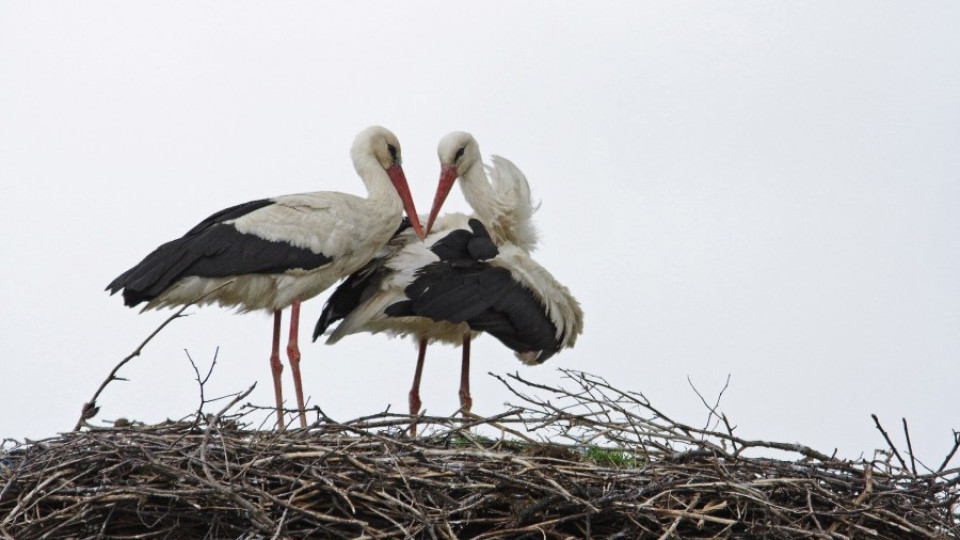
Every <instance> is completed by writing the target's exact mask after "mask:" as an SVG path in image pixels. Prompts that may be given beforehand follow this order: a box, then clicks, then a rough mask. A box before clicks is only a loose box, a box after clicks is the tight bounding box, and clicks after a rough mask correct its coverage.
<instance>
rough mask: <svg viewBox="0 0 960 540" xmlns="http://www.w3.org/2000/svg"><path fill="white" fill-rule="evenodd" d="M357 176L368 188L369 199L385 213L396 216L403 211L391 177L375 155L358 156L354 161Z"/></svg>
mask: <svg viewBox="0 0 960 540" xmlns="http://www.w3.org/2000/svg"><path fill="white" fill-rule="evenodd" d="M354 167H355V168H356V169H357V174H358V175H359V176H360V179H362V180H363V184H364V185H365V186H367V194H368V199H369V200H370V201H371V202H374V203H376V204H377V205H378V206H379V207H381V208H383V210H384V212H385V213H388V214H396V213H400V212H402V211H403V202H402V201H401V200H400V196H399V195H398V194H397V190H396V188H395V187H394V186H393V182H391V181H390V176H389V175H387V171H385V170H384V169H383V167H382V166H381V165H380V162H379V161H378V160H377V158H376V157H375V156H374V155H373V154H368V155H362V156H357V157H356V159H355V161H354Z"/></svg>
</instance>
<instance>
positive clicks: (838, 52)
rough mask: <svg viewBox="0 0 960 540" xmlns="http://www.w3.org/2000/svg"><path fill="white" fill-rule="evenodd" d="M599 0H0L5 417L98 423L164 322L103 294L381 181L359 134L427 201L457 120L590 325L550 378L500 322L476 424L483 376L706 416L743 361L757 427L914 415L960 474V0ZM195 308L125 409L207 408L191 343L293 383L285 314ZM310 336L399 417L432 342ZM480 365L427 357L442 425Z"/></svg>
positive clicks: (834, 439) (330, 385) (836, 436)
mask: <svg viewBox="0 0 960 540" xmlns="http://www.w3.org/2000/svg"><path fill="white" fill-rule="evenodd" d="M268 6H269V7H268ZM581 6H582V3H560V2H537V3H522V4H521V3H517V2H483V3H474V4H470V5H464V4H450V3H447V2H404V3H395V2H389V3H388V2H365V3H357V2H350V3H346V2H344V3H340V4H338V5H335V6H334V5H331V3H329V2H287V3H284V4H283V5H282V7H281V8H277V7H276V5H275V4H267V3H262V4H259V3H252V2H229V3H226V2H224V3H203V4H200V3H196V2H120V1H118V2H100V3H93V2H85V3H74V2H44V3H40V2H0V177H2V178H3V186H4V187H3V194H4V196H3V198H2V203H0V204H2V211H0V271H2V279H0V314H2V318H0V325H2V326H0V332H2V336H3V345H4V354H3V357H4V360H3V363H2V365H0V369H2V373H3V376H2V381H3V382H2V388H0V411H3V412H2V413H0V436H3V437H15V438H24V437H31V438H40V437H46V436H51V435H53V434H55V433H56V432H59V431H67V430H69V429H70V428H72V426H73V424H74V422H75V420H76V417H77V415H78V413H79V410H80V406H81V405H82V403H83V402H84V401H85V400H87V399H89V397H90V396H91V395H92V393H93V391H94V390H95V389H96V387H97V386H98V385H99V383H100V381H101V380H102V379H103V378H104V377H105V376H106V374H107V373H108V372H109V370H110V369H111V368H112V367H113V365H114V364H116V362H118V361H119V360H120V359H121V358H123V357H124V356H126V355H127V354H128V353H129V352H131V351H132V350H133V349H134V348H135V347H136V345H137V344H139V343H140V342H141V341H142V340H143V339H144V338H145V337H146V336H147V335H148V334H149V333H150V332H151V331H152V330H153V329H154V328H155V327H156V326H157V325H158V324H159V323H160V322H161V321H162V320H163V319H165V318H166V317H167V316H168V315H169V312H159V313H158V312H150V313H146V314H142V315H140V314H138V313H137V311H135V310H131V309H128V308H125V307H123V305H122V301H121V299H120V298H119V297H110V296H108V295H107V294H106V293H105V292H104V291H103V288H104V287H105V286H106V284H107V283H108V282H109V281H110V280H112V279H113V278H114V277H115V276H116V275H118V274H119V273H120V272H122V271H124V270H126V269H127V268H128V267H130V266H131V265H133V264H135V263H136V262H138V261H139V260H140V259H141V258H142V257H143V256H144V255H146V254H147V253H148V252H149V251H151V250H152V249H153V248H154V247H155V246H157V245H158V244H160V243H162V242H164V241H166V240H170V239H172V238H175V237H177V236H180V235H181V234H183V233H184V232H185V231H186V230H187V229H189V228H190V227H192V226H193V225H194V224H195V223H197V222H198V221H200V220H201V219H203V218H205V217H206V216H208V215H209V214H211V213H213V212H214V211H216V210H219V209H221V208H224V207H227V206H230V205H233V204H236V203H239V202H243V201H247V200H252V199H257V198H262V197H267V196H273V195H282V194H286V193H297V192H303V191H314V190H336V191H348V192H352V193H360V192H362V186H361V184H360V182H359V180H358V179H357V178H356V176H355V174H354V172H353V170H352V167H351V164H350V159H349V156H348V148H349V145H350V143H351V141H352V139H353V136H354V135H355V133H356V132H357V131H359V130H360V129H362V128H363V127H366V126H367V125H369V124H374V123H377V124H382V125H384V126H387V127H388V128H390V129H391V130H393V131H394V132H395V133H397V135H398V136H399V137H400V140H401V142H402V144H403V152H404V158H405V161H404V167H405V169H406V172H407V176H408V178H409V179H410V182H411V187H412V189H413V192H414V196H415V198H416V200H417V203H418V205H419V208H420V211H421V212H426V211H427V210H429V206H430V203H431V202H432V196H433V190H434V188H435V186H436V180H437V177H438V174H439V165H438V163H437V158H436V143H437V141H438V140H439V139H440V137H441V136H443V135H444V134H445V133H447V132H448V131H451V130H467V131H471V132H472V133H473V134H474V135H475V136H476V137H477V139H478V140H479V141H480V145H481V150H482V151H483V152H484V153H485V154H489V153H495V154H500V155H503V156H505V157H507V158H509V159H511V160H513V161H514V162H515V163H517V164H518V165H519V166H520V168H521V169H523V170H524V171H525V172H526V174H527V176H528V178H529V179H530V182H531V184H532V186H533V189H534V193H535V196H536V197H537V198H538V199H540V200H542V203H543V205H542V207H541V210H540V212H539V213H538V214H537V216H536V217H537V222H538V224H539V226H540V229H541V232H542V242H541V247H540V250H539V251H538V252H537V258H538V260H539V261H540V262H541V263H543V264H544V265H545V266H546V267H547V268H549V269H550V270H551V271H552V272H553V273H554V275H555V276H557V277H558V278H559V279H560V280H561V281H563V282H564V283H566V284H567V285H568V286H569V287H570V289H571V290H572V291H573V292H574V294H575V295H577V297H578V298H579V299H580V301H581V302H582V304H583V307H584V310H585V312H586V329H585V333H584V335H583V336H582V338H581V340H580V341H579V342H578V344H577V347H576V348H575V349H573V350H569V351H565V352H563V353H561V354H560V355H558V356H557V357H555V358H554V359H552V360H551V361H550V362H549V363H548V364H546V365H544V366H541V367H538V368H527V367H526V366H522V365H520V364H519V363H517V362H516V360H515V359H514V358H513V355H512V354H510V352H509V351H508V350H506V349H505V348H504V347H503V346H501V345H500V344H499V343H498V342H496V341H495V340H493V339H492V338H489V337H487V338H482V339H481V340H479V341H478V342H477V343H476V345H475V348H474V359H475V362H474V365H475V368H474V377H473V384H474V403H475V411H476V412H478V413H481V414H482V413H495V412H499V411H500V410H501V407H502V403H503V402H504V401H505V400H507V399H508V395H507V393H506V392H505V391H504V390H503V389H502V388H501V387H500V385H499V383H497V382H496V381H493V380H492V379H491V378H490V377H488V376H486V372H487V371H494V372H498V373H503V372H508V371H520V372H521V373H522V374H523V375H525V376H527V377H531V378H534V379H537V380H541V381H548V382H549V381H555V380H557V379H558V373H557V372H556V369H555V368H558V367H566V368H573V369H581V370H585V371H589V372H592V373H596V374H599V375H602V376H605V377H607V378H608V379H610V380H611V381H613V382H615V383H616V384H617V385H618V386H620V387H622V388H625V389H634V390H639V391H643V392H644V393H645V394H646V395H647V396H648V397H650V399H651V400H652V401H653V402H654V404H655V405H657V406H658V407H659V408H660V409H661V410H663V411H665V412H667V413H668V414H671V415H672V416H673V417H675V418H677V419H680V420H683V421H686V422H689V423H691V424H694V425H702V424H703V421H704V420H705V418H706V411H705V409H704V408H703V406H702V405H701V404H700V402H699V399H698V398H697V397H696V396H695V395H694V393H693V392H692V391H691V390H690V388H689V386H688V383H687V377H688V376H689V377H690V378H691V379H692V380H693V381H694V382H695V383H696V385H697V387H698V388H699V389H700V390H701V391H702V392H703V393H704V394H705V395H706V396H707V397H709V398H714V397H715V396H716V393H717V392H718V391H719V390H720V389H721V388H722V386H723V383H724V381H725V379H726V377H727V375H728V374H729V375H731V386H730V388H729V389H728V390H727V392H726V394H725V395H724V397H723V400H722V408H723V410H724V411H725V412H726V413H727V414H728V415H729V417H730V418H731V419H732V421H733V422H734V423H735V424H737V425H738V426H739V428H738V434H739V435H741V436H743V437H747V438H762V439H772V440H780V441H786V442H794V441H799V442H803V443H805V444H808V445H811V446H813V447H815V448H818V449H820V450H823V451H827V452H830V451H832V450H833V449H834V448H838V449H839V451H840V453H841V454H842V455H846V456H850V457H855V456H857V455H859V454H860V453H861V452H863V453H866V454H867V455H871V454H870V452H871V450H872V449H873V448H879V447H885V444H884V442H883V440H882V439H881V438H880V436H879V434H878V433H877V432H876V430H875V429H874V427H873V423H872V421H871V419H870V416H869V415H870V413H877V414H878V415H879V416H880V418H881V420H883V421H884V423H885V424H886V427H887V428H888V430H889V431H891V432H895V433H894V434H895V436H897V440H898V441H899V440H902V439H901V438H900V437H899V433H900V430H899V425H900V418H901V417H906V418H907V419H908V421H909V422H910V427H911V432H912V435H913V442H914V445H915V447H916V448H917V451H918V454H919V456H920V457H921V458H923V459H925V460H926V461H927V462H929V464H930V465H931V466H937V465H939V462H940V460H942V458H943V456H944V455H945V453H946V451H947V450H948V448H949V446H950V443H951V442H952V439H951V429H955V428H960V423H958V420H957V419H958V417H960V399H958V398H957V390H956V389H957V387H958V383H960V365H958V360H960V279H958V278H960V212H958V210H960V208H958V203H960V32H958V31H957V28H960V4H957V3H955V2H939V3H938V2H928V3H923V4H922V6H921V5H917V4H915V3H909V2H899V3H896V2H876V1H869V2H843V3H839V2H826V3H812V4H809V3H803V4H801V3H790V4H787V3H782V2H777V3H772V2H711V3H680V2H662V3H643V2H634V1H631V2H619V3H616V2H606V3H602V4H596V3H594V4H592V5H591V7H590V8H589V9H585V8H583V7H581ZM446 208H447V210H451V211H452V210H463V209H465V208H466V206H465V204H464V203H463V200H462V196H461V195H460V194H459V191H456V192H454V194H452V195H451V197H450V198H449V199H448V203H447V207H446ZM325 297H326V295H322V296H320V297H318V298H316V299H314V300H313V301H311V302H309V303H307V304H305V306H304V310H303V317H304V321H303V324H302V331H303V333H304V334H307V333H309V332H310V331H311V330H312V326H313V323H314V321H315V320H316V316H317V315H318V314H319V312H320V309H321V306H322V304H323V300H324V299H325ZM192 311H193V313H194V315H193V316H191V317H189V318H187V319H183V320H180V321H177V322H175V323H174V324H173V326H172V327H170V328H168V329H167V330H165V331H164V332H163V333H162V334H161V335H160V336H159V337H158V338H157V339H156V340H155V341H154V342H153V343H152V344H151V345H150V346H149V347H148V348H147V349H146V351H145V354H144V355H143V356H142V357H141V358H138V359H136V360H134V361H133V362H132V363H131V364H129V365H128V366H127V368H125V370H124V371H123V372H121V375H122V376H124V377H126V378H128V379H129V382H126V383H114V384H112V385H111V386H110V387H109V388H108V390H107V391H106V393H105V394H104V395H103V396H102V397H101V400H100V405H101V407H102V411H101V414H100V416H99V417H98V419H100V420H103V419H114V418H117V417H120V416H124V417H128V418H135V419H139V420H144V421H148V422H155V421H160V420H163V419H165V418H167V417H171V418H180V417H182V416H184V415H187V414H189V413H190V412H192V411H193V410H194V409H195V407H196V403H197V400H198V392H197V387H196V384H195V383H194V381H193V379H192V377H193V372H192V369H191V368H190V365H189V363H188V361H187V359H186V355H185V353H184V350H187V351H189V353H190V355H191V356H192V357H193V358H194V359H195V360H197V361H198V363H200V364H201V366H205V365H207V364H208V363H209V361H210V359H211V358H212V356H213V354H214V350H215V349H216V348H217V347H219V348H220V362H219V364H218V366H217V369H216V371H215V373H214V377H213V379H214V380H213V382H212V383H211V384H210V387H209V388H208V389H207V393H208V395H213V394H225V393H229V392H234V391H238V390H241V389H244V388H246V387H247V386H249V385H250V384H251V383H252V382H254V381H258V382H259V385H258V388H257V390H256V392H255V394H253V396H252V400H253V401H255V402H257V403H261V404H264V405H270V404H271V403H272V395H271V391H270V372H269V368H268V364H267V356H268V353H269V351H268V349H269V341H270V331H271V324H270V318H269V317H268V316H267V315H265V314H259V313H256V314H249V315H243V316H237V315H234V314H232V313H231V312H228V311H226V310H222V309H219V308H215V307H210V308H204V309H199V310H198V309H194V310H192ZM303 350H304V361H303V369H304V381H305V386H306V391H307V393H309V394H310V395H311V396H312V402H314V403H318V404H320V405H321V406H322V407H323V409H324V410H325V411H326V412H327V413H328V414H330V415H331V416H333V417H335V418H339V419H348V418H351V417H355V416H359V415H363V414H368V413H373V412H377V411H379V410H382V409H383V408H384V407H386V406H387V405H392V407H393V410H395V411H405V410H406V392H407V390H408V384H409V382H410V380H411V378H412V370H413V365H414V356H415V350H414V347H413V346H412V344H411V343H410V342H409V341H398V340H390V339H387V338H385V337H383V336H373V337H371V336H353V337H351V338H348V339H346V340H344V341H343V342H341V343H340V344H338V345H337V346H335V347H327V346H324V345H320V344H310V343H306V344H304V347H303ZM458 359H459V350H455V349H452V348H444V347H435V348H432V349H431V350H430V351H429V354H428V358H427V368H426V372H425V375H424V382H423V387H422V389H423V401H424V406H425V408H426V409H427V411H428V412H429V413H433V414H449V413H452V412H453V411H454V410H455V409H456V407H457V396H456V389H457V388H456V387H457V371H458V367H459V363H458ZM285 376H286V377H287V379H286V388H287V391H288V397H291V396H292V388H291V387H292V385H291V384H290V381H289V370H287V371H286V372H285ZM903 446H904V445H902V444H901V447H903Z"/></svg>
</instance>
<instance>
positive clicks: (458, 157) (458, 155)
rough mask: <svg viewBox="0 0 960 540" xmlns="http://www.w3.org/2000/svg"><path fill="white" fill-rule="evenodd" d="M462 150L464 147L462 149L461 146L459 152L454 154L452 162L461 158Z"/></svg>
mask: <svg viewBox="0 0 960 540" xmlns="http://www.w3.org/2000/svg"><path fill="white" fill-rule="evenodd" d="M463 150H464V147H462V146H461V147H460V149H459V150H457V154H456V155H455V156H453V160H454V161H456V160H458V159H460V158H462V157H463Z"/></svg>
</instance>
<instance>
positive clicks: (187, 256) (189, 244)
mask: <svg viewBox="0 0 960 540" xmlns="http://www.w3.org/2000/svg"><path fill="white" fill-rule="evenodd" d="M271 204H275V203H274V201H272V200H270V199H262V200H259V201H252V202H247V203H243V204H239V205H236V206H232V207H230V208H226V209H224V210H221V211H219V212H217V213H215V214H213V215H211V216H210V217H208V218H207V219H205V220H203V221H201V222H200V223H198V224H197V225H196V226H195V227H193V228H192V229H190V230H189V231H188V232H187V234H185V235H183V236H182V237H181V238H178V239H176V240H171V241H170V242H167V243H165V244H163V245H161V246H160V247H158V248H157V249H155V250H154V251H153V252H152V253H150V254H149V255H147V256H146V257H145V258H144V259H143V260H142V261H140V263H139V264H137V265H136V266H134V267H133V268H131V269H129V270H127V271H126V272H124V273H123V274H120V275H119V276H118V277H117V278H116V279H114V280H113V281H112V282H111V283H110V284H109V285H107V290H108V291H110V294H114V293H116V292H117V291H120V290H121V289H122V290H123V300H124V303H125V304H126V305H128V306H135V305H137V304H139V303H140V302H145V301H149V300H151V299H153V298H156V297H157V296H158V295H160V294H161V293H162V292H163V291H164V290H166V289H167V287H169V286H170V285H172V284H173V283H175V282H176V281H177V280H180V279H182V278H185V277H189V276H197V277H210V278H213V277H227V276H236V275H243V274H270V273H280V272H284V271H287V270H290V269H294V268H300V269H304V270H309V269H313V268H318V267H320V266H323V265H325V264H327V263H329V262H330V261H331V260H332V259H331V257H329V256H327V255H324V254H322V253H314V252H313V251H311V250H309V249H306V248H299V247H296V246H293V245H291V244H289V243H287V242H283V241H274V240H268V239H265V238H261V237H259V236H257V235H255V234H249V233H241V232H240V231H238V230H237V229H236V227H234V226H233V225H232V224H230V223H227V222H228V221H230V220H233V219H237V218H239V217H241V216H244V215H247V214H249V213H251V212H254V211H256V210H259V209H261V208H264V207H266V206H270V205H271Z"/></svg>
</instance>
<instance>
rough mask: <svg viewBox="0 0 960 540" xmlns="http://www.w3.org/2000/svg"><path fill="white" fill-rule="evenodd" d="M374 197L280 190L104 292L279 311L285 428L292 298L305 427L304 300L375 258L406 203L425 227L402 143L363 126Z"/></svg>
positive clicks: (131, 298) (158, 303)
mask: <svg viewBox="0 0 960 540" xmlns="http://www.w3.org/2000/svg"><path fill="white" fill-rule="evenodd" d="M350 155H351V157H352V159H353V165H354V168H356V170H357V174H359V175H360V178H361V179H362V180H363V183H364V184H365V185H366V187H367V191H368V193H369V195H368V197H367V198H363V197H358V196H356V195H350V194H346V193H337V192H327V191H318V192H313V193H302V194H297V195H283V196H280V197H273V198H270V199H262V200H258V201H252V202H248V203H244V204H239V205H237V206H233V207H230V208H227V209H225V210H221V211H219V212H217V213H215V214H213V215H212V216H210V217H208V218H207V219H205V220H203V221H202V222H200V223H199V224H198V225H197V226H195V227H194V228H192V229H190V230H189V231H188V232H187V234H185V235H184V236H183V237H182V238H178V239H176V240H172V241H170V242H167V243H165V244H163V245H161V246H160V247H158V248H157V249H156V250H154V251H153V252H152V253H150V254H149V255H147V256H146V257H145V258H144V259H143V260H142V261H140V263H138V264H137V265H136V266H134V267H133V268H131V269H129V270H127V271H126V272H124V273H123V274H121V275H120V276H119V277H117V278H116V279H115V280H113V282H111V283H110V285H108V286H107V290H109V291H110V293H111V294H114V293H116V292H117V291H120V290H121V289H122V290H123V300H124V303H125V304H126V305H127V306H131V307H132V306H136V305H137V304H140V303H141V302H146V303H147V304H146V306H145V307H144V308H143V310H144V311H145V310H148V309H153V308H159V307H166V306H174V305H183V304H188V303H197V304H200V305H203V304H210V303H214V302H216V303H218V304H219V305H221V306H230V307H236V308H237V309H238V311H240V312H246V311H253V310H261V309H262V310H267V311H269V312H273V348H272V351H271V355H270V367H271V371H272V373H273V386H274V392H275V395H276V401H277V422H278V425H279V426H280V427H281V429H282V428H283V425H284V421H283V393H282V390H281V384H280V373H281V371H282V370H283V366H282V364H281V363H280V354H279V346H280V326H281V311H282V310H283V309H284V308H286V307H287V306H290V337H289V342H288V345H287V357H288V359H289V361H290V369H291V372H292V373H293V381H294V389H295V391H296V394H297V406H298V408H299V412H300V425H301V426H303V427H306V416H305V414H304V403H303V389H302V385H301V382H300V349H299V346H298V343H297V340H298V337H297V336H298V327H299V318H300V303H301V302H302V301H304V300H307V299H310V298H312V297H314V296H316V295H317V294H319V293H320V292H322V291H323V290H324V289H326V288H328V287H330V286H331V285H333V284H334V283H336V282H337V281H339V280H340V279H341V278H343V277H346V276H348V275H350V274H351V273H352V272H354V271H356V270H358V269H359V268H361V267H362V266H363V265H365V264H366V263H367V262H369V261H370V259H372V258H373V257H374V256H375V255H377V253H378V252H379V251H380V249H381V248H383V247H384V245H385V244H386V243H387V241H389V240H390V238H391V237H392V236H393V234H394V232H395V231H396V230H397V226H398V225H399V224H400V222H401V218H402V213H403V211H406V213H407V215H408V216H409V219H410V222H412V224H413V229H414V231H416V234H417V235H418V236H420V237H422V236H423V232H422V231H421V228H420V222H419V220H418V218H417V213H416V209H415V207H414V204H413V200H412V198H411V196H410V188H409V187H408V185H407V180H406V177H405V175H404V173H403V168H402V167H401V165H400V162H401V159H400V143H399V141H398V140H397V137H396V135H394V134H393V133H391V132H390V131H389V130H387V129H386V128H383V127H380V126H372V127H370V128H367V129H365V130H363V131H361V132H360V133H359V134H358V135H357V137H356V139H355V140H354V142H353V146H352V148H351V150H350Z"/></svg>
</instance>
